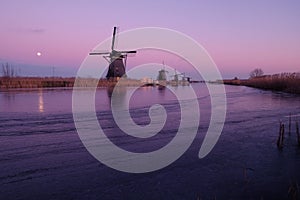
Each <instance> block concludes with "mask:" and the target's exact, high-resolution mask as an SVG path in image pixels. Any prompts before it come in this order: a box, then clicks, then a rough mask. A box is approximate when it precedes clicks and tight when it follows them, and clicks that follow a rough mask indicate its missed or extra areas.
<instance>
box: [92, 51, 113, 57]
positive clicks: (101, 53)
mask: <svg viewBox="0 0 300 200" xmlns="http://www.w3.org/2000/svg"><path fill="white" fill-rule="evenodd" d="M106 54H110V52H90V53H89V55H90V56H93V55H106Z"/></svg>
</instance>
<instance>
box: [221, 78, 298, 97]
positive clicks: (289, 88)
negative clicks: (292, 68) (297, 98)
mask: <svg viewBox="0 0 300 200" xmlns="http://www.w3.org/2000/svg"><path fill="white" fill-rule="evenodd" d="M218 82H219V83H220V82H221V83H224V84H227V85H243V86H248V87H254V88H259V89H264V90H272V91H281V92H287V93H292V94H300V73H281V74H274V75H265V76H259V77H254V78H249V79H237V78H235V79H231V80H228V79H227V80H222V81H218Z"/></svg>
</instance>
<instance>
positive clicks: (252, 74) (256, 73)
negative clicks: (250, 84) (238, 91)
mask: <svg viewBox="0 0 300 200" xmlns="http://www.w3.org/2000/svg"><path fill="white" fill-rule="evenodd" d="M249 75H250V78H255V77H259V76H262V75H264V71H263V70H262V69H260V68H256V69H254V70H253V71H251V72H250V74H249Z"/></svg>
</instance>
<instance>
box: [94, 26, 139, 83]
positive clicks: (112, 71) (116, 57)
mask: <svg viewBox="0 0 300 200" xmlns="http://www.w3.org/2000/svg"><path fill="white" fill-rule="evenodd" d="M116 32H117V27H114V31H113V37H112V44H111V51H110V52H91V53H89V55H103V58H105V60H107V62H108V63H109V67H108V71H107V74H106V78H107V79H116V78H120V77H122V76H126V71H125V68H126V61H127V55H128V54H131V53H136V51H118V50H116V49H115V39H116ZM123 59H124V62H125V64H124V62H123Z"/></svg>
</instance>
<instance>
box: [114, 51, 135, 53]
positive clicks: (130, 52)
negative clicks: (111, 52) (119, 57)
mask: <svg viewBox="0 0 300 200" xmlns="http://www.w3.org/2000/svg"><path fill="white" fill-rule="evenodd" d="M118 52H119V53H136V52H137V51H118Z"/></svg>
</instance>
